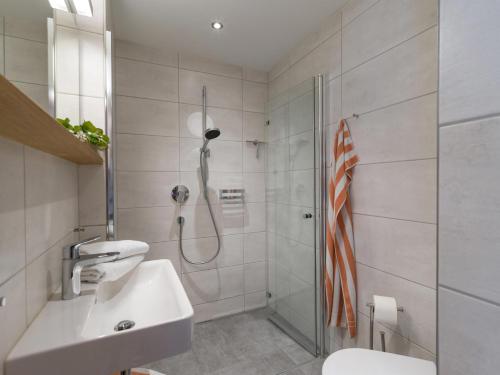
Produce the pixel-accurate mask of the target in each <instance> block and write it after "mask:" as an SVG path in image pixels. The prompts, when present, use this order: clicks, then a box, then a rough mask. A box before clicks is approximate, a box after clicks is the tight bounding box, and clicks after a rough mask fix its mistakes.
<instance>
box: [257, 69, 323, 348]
mask: <svg viewBox="0 0 500 375" xmlns="http://www.w3.org/2000/svg"><path fill="white" fill-rule="evenodd" d="M323 91H324V90H323V79H322V76H318V77H315V78H314V79H310V80H307V81H304V82H303V83H301V84H299V85H297V86H295V87H292V88H289V89H288V90H287V91H286V92H284V93H283V94H281V95H279V96H278V97H276V98H273V99H271V100H270V102H269V107H268V119H269V123H268V126H267V149H268V153H267V155H268V158H267V167H266V193H267V248H268V306H269V309H270V315H269V319H270V320H271V321H272V322H273V323H275V324H276V325H278V326H279V327H280V328H281V329H282V330H284V331H285V332H286V333H287V334H288V335H289V336H291V337H292V338H294V339H295V340H296V341H297V342H298V343H299V344H301V345H302V346H303V347H304V348H306V349H307V350H308V351H310V352H311V353H312V354H314V355H320V354H322V353H323V352H324V350H325V336H324V334H325V329H324V325H323V321H324V319H323V314H322V312H323V311H324V310H323V308H322V306H323V295H324V293H323V290H322V282H320V280H322V272H321V270H322V269H323V266H322V265H323V262H324V258H323V257H324V253H323V252H321V251H319V249H324V243H323V241H322V238H323V237H324V236H323V233H324V232H323V228H322V225H321V223H324V220H323V217H324V215H322V214H321V213H322V212H324V210H322V209H321V206H322V203H323V202H324V199H322V193H323V192H324V184H323V183H322V181H324V180H325V179H324V168H322V169H320V168H318V167H319V165H323V166H324V161H323V159H324V158H323V157H322V156H323V155H325V152H324V143H325V142H324V137H323V136H322V134H323V132H324V130H323ZM323 198H324V197H323Z"/></svg>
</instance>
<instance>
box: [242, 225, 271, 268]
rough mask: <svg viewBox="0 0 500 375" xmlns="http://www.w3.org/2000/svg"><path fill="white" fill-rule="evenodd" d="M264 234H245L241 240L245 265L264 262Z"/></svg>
mask: <svg viewBox="0 0 500 375" xmlns="http://www.w3.org/2000/svg"><path fill="white" fill-rule="evenodd" d="M266 253H267V252H266V232H256V233H246V234H245V236H244V240H243V258H244V262H245V263H253V262H264V261H266V255H267V254H266Z"/></svg>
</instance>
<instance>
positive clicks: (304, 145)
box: [289, 130, 314, 170]
mask: <svg viewBox="0 0 500 375" xmlns="http://www.w3.org/2000/svg"><path fill="white" fill-rule="evenodd" d="M289 142H290V169H291V170H298V169H311V168H314V133H313V130H308V131H306V132H303V133H300V134H298V135H294V136H291V137H290V138H289Z"/></svg>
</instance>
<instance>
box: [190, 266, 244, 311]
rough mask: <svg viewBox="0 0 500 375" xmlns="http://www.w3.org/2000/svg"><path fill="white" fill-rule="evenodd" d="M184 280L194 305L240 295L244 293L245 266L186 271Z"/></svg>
mask: <svg viewBox="0 0 500 375" xmlns="http://www.w3.org/2000/svg"><path fill="white" fill-rule="evenodd" d="M182 282H183V284H184V288H185V289H186V293H187V295H188V297H189V299H190V301H191V303H192V304H193V305H198V304H201V303H206V302H213V301H216V300H219V299H225V298H230V297H235V296H239V295H242V294H243V266H235V267H227V268H221V269H219V270H206V271H199V272H192V273H185V274H183V275H182Z"/></svg>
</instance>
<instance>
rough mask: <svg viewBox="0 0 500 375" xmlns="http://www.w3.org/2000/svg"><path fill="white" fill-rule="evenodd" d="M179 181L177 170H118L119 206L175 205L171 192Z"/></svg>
mask: <svg viewBox="0 0 500 375" xmlns="http://www.w3.org/2000/svg"><path fill="white" fill-rule="evenodd" d="M178 182H179V175H178V173H177V172H117V174H116V189H117V207H118V208H133V207H155V206H173V205H175V201H174V200H173V199H172V198H171V196H170V193H171V191H172V189H173V188H174V187H175V185H177V184H178Z"/></svg>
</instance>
